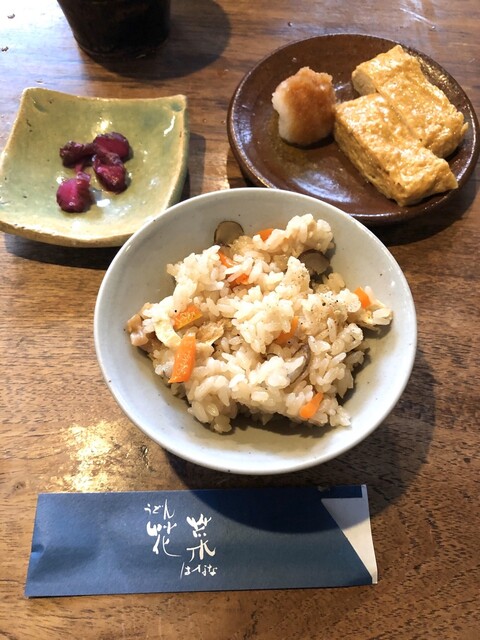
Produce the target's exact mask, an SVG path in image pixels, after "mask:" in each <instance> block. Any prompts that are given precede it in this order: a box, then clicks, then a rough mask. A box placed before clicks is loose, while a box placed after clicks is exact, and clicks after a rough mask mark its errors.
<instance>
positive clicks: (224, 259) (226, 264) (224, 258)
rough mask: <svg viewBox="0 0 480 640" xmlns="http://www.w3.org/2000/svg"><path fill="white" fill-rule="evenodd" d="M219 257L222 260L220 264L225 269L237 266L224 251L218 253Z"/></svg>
mask: <svg viewBox="0 0 480 640" xmlns="http://www.w3.org/2000/svg"><path fill="white" fill-rule="evenodd" d="M218 257H219V258H220V262H221V263H222V264H223V266H224V267H227V269H228V268H229V267H233V266H234V264H235V263H234V261H233V260H232V259H231V258H229V257H228V256H226V255H225V254H224V253H223V251H219V252H218Z"/></svg>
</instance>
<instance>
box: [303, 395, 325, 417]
mask: <svg viewBox="0 0 480 640" xmlns="http://www.w3.org/2000/svg"><path fill="white" fill-rule="evenodd" d="M322 400H323V393H322V392H321V391H319V392H318V393H316V394H315V395H314V396H313V398H312V399H311V400H310V401H309V402H306V403H305V404H304V405H303V407H302V408H301V409H300V411H299V416H300V418H303V420H310V418H313V416H314V415H315V414H316V413H317V411H318V408H319V406H320V405H321V404H322Z"/></svg>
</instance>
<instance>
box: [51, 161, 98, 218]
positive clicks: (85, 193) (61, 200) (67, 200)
mask: <svg viewBox="0 0 480 640" xmlns="http://www.w3.org/2000/svg"><path fill="white" fill-rule="evenodd" d="M57 202H58V204H59V206H60V207H61V209H63V211H67V212H69V213H82V212H83V211H86V210H87V209H88V207H89V206H90V204H91V203H92V194H91V192H90V176H89V175H88V173H84V172H83V171H79V172H78V173H77V175H76V176H75V178H69V179H68V180H64V181H63V182H62V184H61V185H60V186H59V187H58V189H57Z"/></svg>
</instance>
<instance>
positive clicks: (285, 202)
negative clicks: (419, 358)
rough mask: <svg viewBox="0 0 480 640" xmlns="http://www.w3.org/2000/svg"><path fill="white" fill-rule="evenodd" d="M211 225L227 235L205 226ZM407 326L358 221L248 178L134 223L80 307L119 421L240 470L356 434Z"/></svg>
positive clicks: (320, 457) (271, 468)
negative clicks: (90, 308)
mask: <svg viewBox="0 0 480 640" xmlns="http://www.w3.org/2000/svg"><path fill="white" fill-rule="evenodd" d="M226 221H227V222H228V221H229V222H233V223H238V224H239V225H241V227H242V229H243V230H242V232H241V233H240V234H238V233H237V234H236V236H235V237H234V238H233V239H232V238H229V239H226V238H220V237H218V231H219V227H220V226H222V225H223V224H225V223H226ZM312 255H313V258H314V260H313V264H312V259H311V258H312ZM416 336H417V334H416V315H415V306H414V303H413V299H412V295H411V292H410V289H409V287H408V283H407V281H406V279H405V276H404V275H403V273H402V271H401V269H400V267H399V265H398V264H397V263H396V261H395V259H394V258H393V256H392V255H391V253H390V252H389V251H388V249H387V248H386V247H385V246H384V245H383V244H382V243H381V242H380V240H379V239H378V238H377V237H376V236H375V235H374V234H373V233H372V232H371V231H369V230H368V229H367V228H366V227H364V226H363V225H362V224H360V223H359V222H358V221H356V220H355V219H354V218H352V217H351V216H349V215H347V214H345V213H344V212H342V211H340V210H339V209H337V208H336V207H333V206H331V205H329V204H326V203H324V202H322V201H320V200H318V199H316V198H312V197H309V196H304V195H301V194H298V193H294V192H290V191H281V190H276V189H260V188H244V189H232V190H226V191H217V192H214V193H208V194H204V195H201V196H197V197H194V198H190V199H188V200H185V201H184V202H181V203H179V204H177V205H174V206H173V207H170V208H169V209H167V210H166V211H165V212H163V213H161V214H160V215H159V216H158V217H156V218H155V219H153V220H152V221H150V222H148V223H147V224H145V225H144V226H143V227H142V228H141V229H139V230H138V231H137V232H136V233H135V234H134V235H133V236H132V237H131V238H130V239H129V240H128V241H127V242H126V243H125V244H124V246H123V247H121V249H120V250H119V251H118V253H117V255H116V256H115V258H114V259H113V261H112V263H111V265H110V267H109V268H108V270H107V272H106V274H105V277H104V279H103V282H102V284H101V287H100V290H99V293H98V297H97V303H96V307H95V316H94V339H95V348H96V352H97V358H98V361H99V365H100V368H101V371H102V373H103V376H104V378H105V381H106V383H107V385H108V387H109V389H110V391H111V392H112V394H113V396H114V398H115V399H116V401H117V402H118V404H119V406H120V407H121V409H122V410H123V411H124V413H125V414H126V415H127V416H128V418H130V420H131V421H132V422H133V423H134V424H135V425H137V426H138V427H139V428H140V429H141V430H142V431H143V432H144V433H145V434H146V435H147V436H148V437H149V438H151V439H152V440H153V441H154V442H156V443H158V444H160V445H161V446H162V447H163V448H164V449H166V450H167V451H169V452H171V453H173V454H175V455H177V456H179V457H181V458H184V459H185V460H188V461H191V462H194V463H196V464H199V465H202V466H204V467H207V468H211V469H216V470H219V471H226V472H231V473H241V474H256V475H266V474H276V473H286V472H291V471H295V470H299V469H305V468H308V467H311V466H314V465H317V464H320V463H323V462H326V461H327V460H330V459H332V458H334V457H336V456H338V455H340V454H342V453H344V452H346V451H347V450H349V449H351V448H352V447H354V446H356V445H357V444H359V443H360V442H361V441H362V440H364V439H365V438H366V437H367V436H369V435H370V434H371V433H372V432H373V431H374V430H375V429H376V428H377V427H378V426H379V425H380V424H381V422H382V421H383V420H384V419H385V418H386V417H387V415H388V414H389V413H390V411H391V410H392V409H393V407H394V406H395V404H396V403H397V401H398V399H399V398H400V396H401V394H402V393H403V390H404V388H405V385H406V384H407V382H408V379H409V377H410V373H411V370H412V367H413V363H414V358H415V353H416ZM132 342H133V345H132ZM126 437H127V438H128V428H127V431H126Z"/></svg>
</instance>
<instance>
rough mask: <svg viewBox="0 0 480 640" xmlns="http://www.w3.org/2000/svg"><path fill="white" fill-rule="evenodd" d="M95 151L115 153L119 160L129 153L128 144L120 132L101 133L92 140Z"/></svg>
mask: <svg viewBox="0 0 480 640" xmlns="http://www.w3.org/2000/svg"><path fill="white" fill-rule="evenodd" d="M93 146H94V149H95V153H101V152H108V153H116V154H117V156H119V157H120V159H121V160H126V159H127V158H128V156H129V155H130V145H129V143H128V140H127V139H126V138H125V136H122V134H121V133H116V132H112V133H101V134H99V135H98V136H97V137H96V138H95V139H94V141H93Z"/></svg>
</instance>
